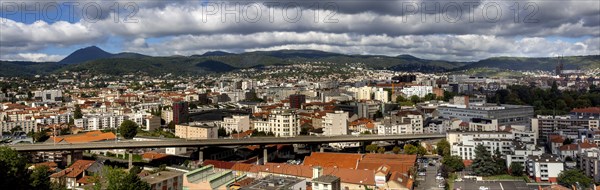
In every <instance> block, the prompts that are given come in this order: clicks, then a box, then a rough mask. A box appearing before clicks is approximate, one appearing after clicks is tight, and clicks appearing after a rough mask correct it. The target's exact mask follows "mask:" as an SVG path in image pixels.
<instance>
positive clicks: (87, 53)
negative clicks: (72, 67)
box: [59, 46, 113, 64]
mask: <svg viewBox="0 0 600 190" xmlns="http://www.w3.org/2000/svg"><path fill="white" fill-rule="evenodd" d="M112 56H113V54H111V53H108V52H106V51H104V50H102V49H100V48H99V47H97V46H89V47H85V48H81V49H78V50H76V51H74V52H73V53H71V54H69V56H67V57H65V58H64V59H63V60H60V61H59V63H62V64H75V63H83V62H86V61H91V60H96V59H102V58H109V57H112Z"/></svg>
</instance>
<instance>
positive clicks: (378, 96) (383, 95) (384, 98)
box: [375, 88, 390, 102]
mask: <svg viewBox="0 0 600 190" xmlns="http://www.w3.org/2000/svg"><path fill="white" fill-rule="evenodd" d="M375 100H379V101H381V102H389V101H390V100H389V99H388V91H385V90H383V88H378V89H377V91H375Z"/></svg>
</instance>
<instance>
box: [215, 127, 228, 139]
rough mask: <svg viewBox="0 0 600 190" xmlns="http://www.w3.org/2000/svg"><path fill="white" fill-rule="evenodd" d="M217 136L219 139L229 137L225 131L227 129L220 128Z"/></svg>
mask: <svg viewBox="0 0 600 190" xmlns="http://www.w3.org/2000/svg"><path fill="white" fill-rule="evenodd" d="M217 135H218V136H219V137H226V136H227V130H225V128H223V127H219V129H217Z"/></svg>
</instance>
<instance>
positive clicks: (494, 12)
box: [0, 0, 540, 24]
mask: <svg viewBox="0 0 600 190" xmlns="http://www.w3.org/2000/svg"><path fill="white" fill-rule="evenodd" d="M142 5H143V4H141V3H140V4H138V3H137V2H135V1H131V2H127V1H99V2H94V1H92V2H86V1H82V2H78V1H74V2H31V1H26V2H4V1H3V2H1V3H0V6H1V10H2V11H1V12H0V14H1V15H0V16H1V17H2V21H3V22H6V19H7V18H10V19H20V20H44V21H49V22H53V21H60V20H66V21H70V22H75V21H83V22H90V23H95V22H97V21H99V20H106V19H111V20H112V21H113V22H116V23H121V22H122V23H138V22H139V21H140V19H143V18H140V17H139V16H138V13H139V11H140V8H143V6H142ZM396 5H397V7H398V13H397V14H391V15H395V16H397V18H398V19H401V21H402V23H416V22H422V23H440V22H442V21H444V22H447V23H457V22H467V23H473V22H498V21H500V20H507V18H509V17H510V18H511V20H512V21H514V22H523V23H536V22H539V19H538V15H539V10H540V7H539V6H538V4H537V3H535V2H525V1H510V0H509V1H496V2H495V1H486V2H481V1H398V4H396ZM348 6H350V5H348V4H346V2H336V1H333V2H323V1H286V2H277V1H272V2H247V1H240V2H236V1H211V2H198V3H197V4H194V3H192V5H191V6H190V8H189V9H188V10H189V11H190V12H189V14H190V16H198V15H199V16H200V17H201V21H202V22H203V23H208V22H212V23H214V22H221V23H241V22H246V23H258V22H261V23H275V24H277V23H279V22H280V21H283V22H288V23H297V22H314V23H340V22H343V21H342V20H340V18H346V17H344V16H343V14H349V13H345V12H344V11H343V10H342V11H341V12H340V10H341V9H345V8H348ZM365 12H369V10H365Z"/></svg>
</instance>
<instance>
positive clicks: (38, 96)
mask: <svg viewBox="0 0 600 190" xmlns="http://www.w3.org/2000/svg"><path fill="white" fill-rule="evenodd" d="M62 98H63V96H62V91H61V90H42V91H34V92H33V99H35V100H37V101H42V102H60V101H62Z"/></svg>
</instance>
